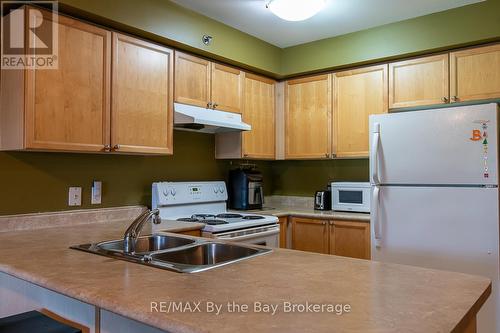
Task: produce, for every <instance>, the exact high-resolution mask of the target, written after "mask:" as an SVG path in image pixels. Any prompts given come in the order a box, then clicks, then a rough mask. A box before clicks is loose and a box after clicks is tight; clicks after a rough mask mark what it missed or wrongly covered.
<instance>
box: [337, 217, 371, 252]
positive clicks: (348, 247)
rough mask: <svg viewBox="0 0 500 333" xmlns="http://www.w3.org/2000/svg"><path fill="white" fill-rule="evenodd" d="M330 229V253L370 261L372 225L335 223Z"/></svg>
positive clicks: (366, 223) (350, 222)
mask: <svg viewBox="0 0 500 333" xmlns="http://www.w3.org/2000/svg"><path fill="white" fill-rule="evenodd" d="M332 223H333V226H334V227H331V228H330V253H331V254H335V255H338V256H344V257H352V258H359V259H370V257H371V255H370V252H371V245H370V244H371V242H370V223H368V222H357V221H333V222H332Z"/></svg>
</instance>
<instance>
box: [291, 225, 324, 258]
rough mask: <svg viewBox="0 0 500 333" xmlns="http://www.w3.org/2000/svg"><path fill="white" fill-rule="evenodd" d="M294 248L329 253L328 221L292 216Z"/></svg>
mask: <svg viewBox="0 0 500 333" xmlns="http://www.w3.org/2000/svg"><path fill="white" fill-rule="evenodd" d="M292 249H294V250H301V251H309V252H316V253H325V254H328V253H329V245H328V221H327V220H316V219H306V218H299V217H292Z"/></svg>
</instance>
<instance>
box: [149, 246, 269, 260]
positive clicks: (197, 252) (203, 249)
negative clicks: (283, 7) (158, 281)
mask: <svg viewBox="0 0 500 333" xmlns="http://www.w3.org/2000/svg"><path fill="white" fill-rule="evenodd" d="M258 253H259V249H256V248H251V247H243V246H240V245H235V244H234V245H233V244H225V243H205V244H199V245H195V246H191V247H188V248H184V249H182V250H177V251H171V252H164V253H158V254H153V255H152V256H151V258H152V259H153V260H159V261H167V262H170V263H174V264H181V265H195V266H205V265H217V264H221V263H225V262H228V261H235V260H240V259H243V258H247V257H250V256H254V255H256V254H258Z"/></svg>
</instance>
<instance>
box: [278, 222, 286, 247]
mask: <svg viewBox="0 0 500 333" xmlns="http://www.w3.org/2000/svg"><path fill="white" fill-rule="evenodd" d="M278 223H279V225H280V247H281V248H283V249H286V248H287V233H288V217H286V216H283V217H280V218H279V221H278Z"/></svg>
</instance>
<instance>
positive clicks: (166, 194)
mask: <svg viewBox="0 0 500 333" xmlns="http://www.w3.org/2000/svg"><path fill="white" fill-rule="evenodd" d="M163 194H164V195H165V196H166V197H168V195H169V194H170V192H169V191H168V188H167V189H165V190H163Z"/></svg>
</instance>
